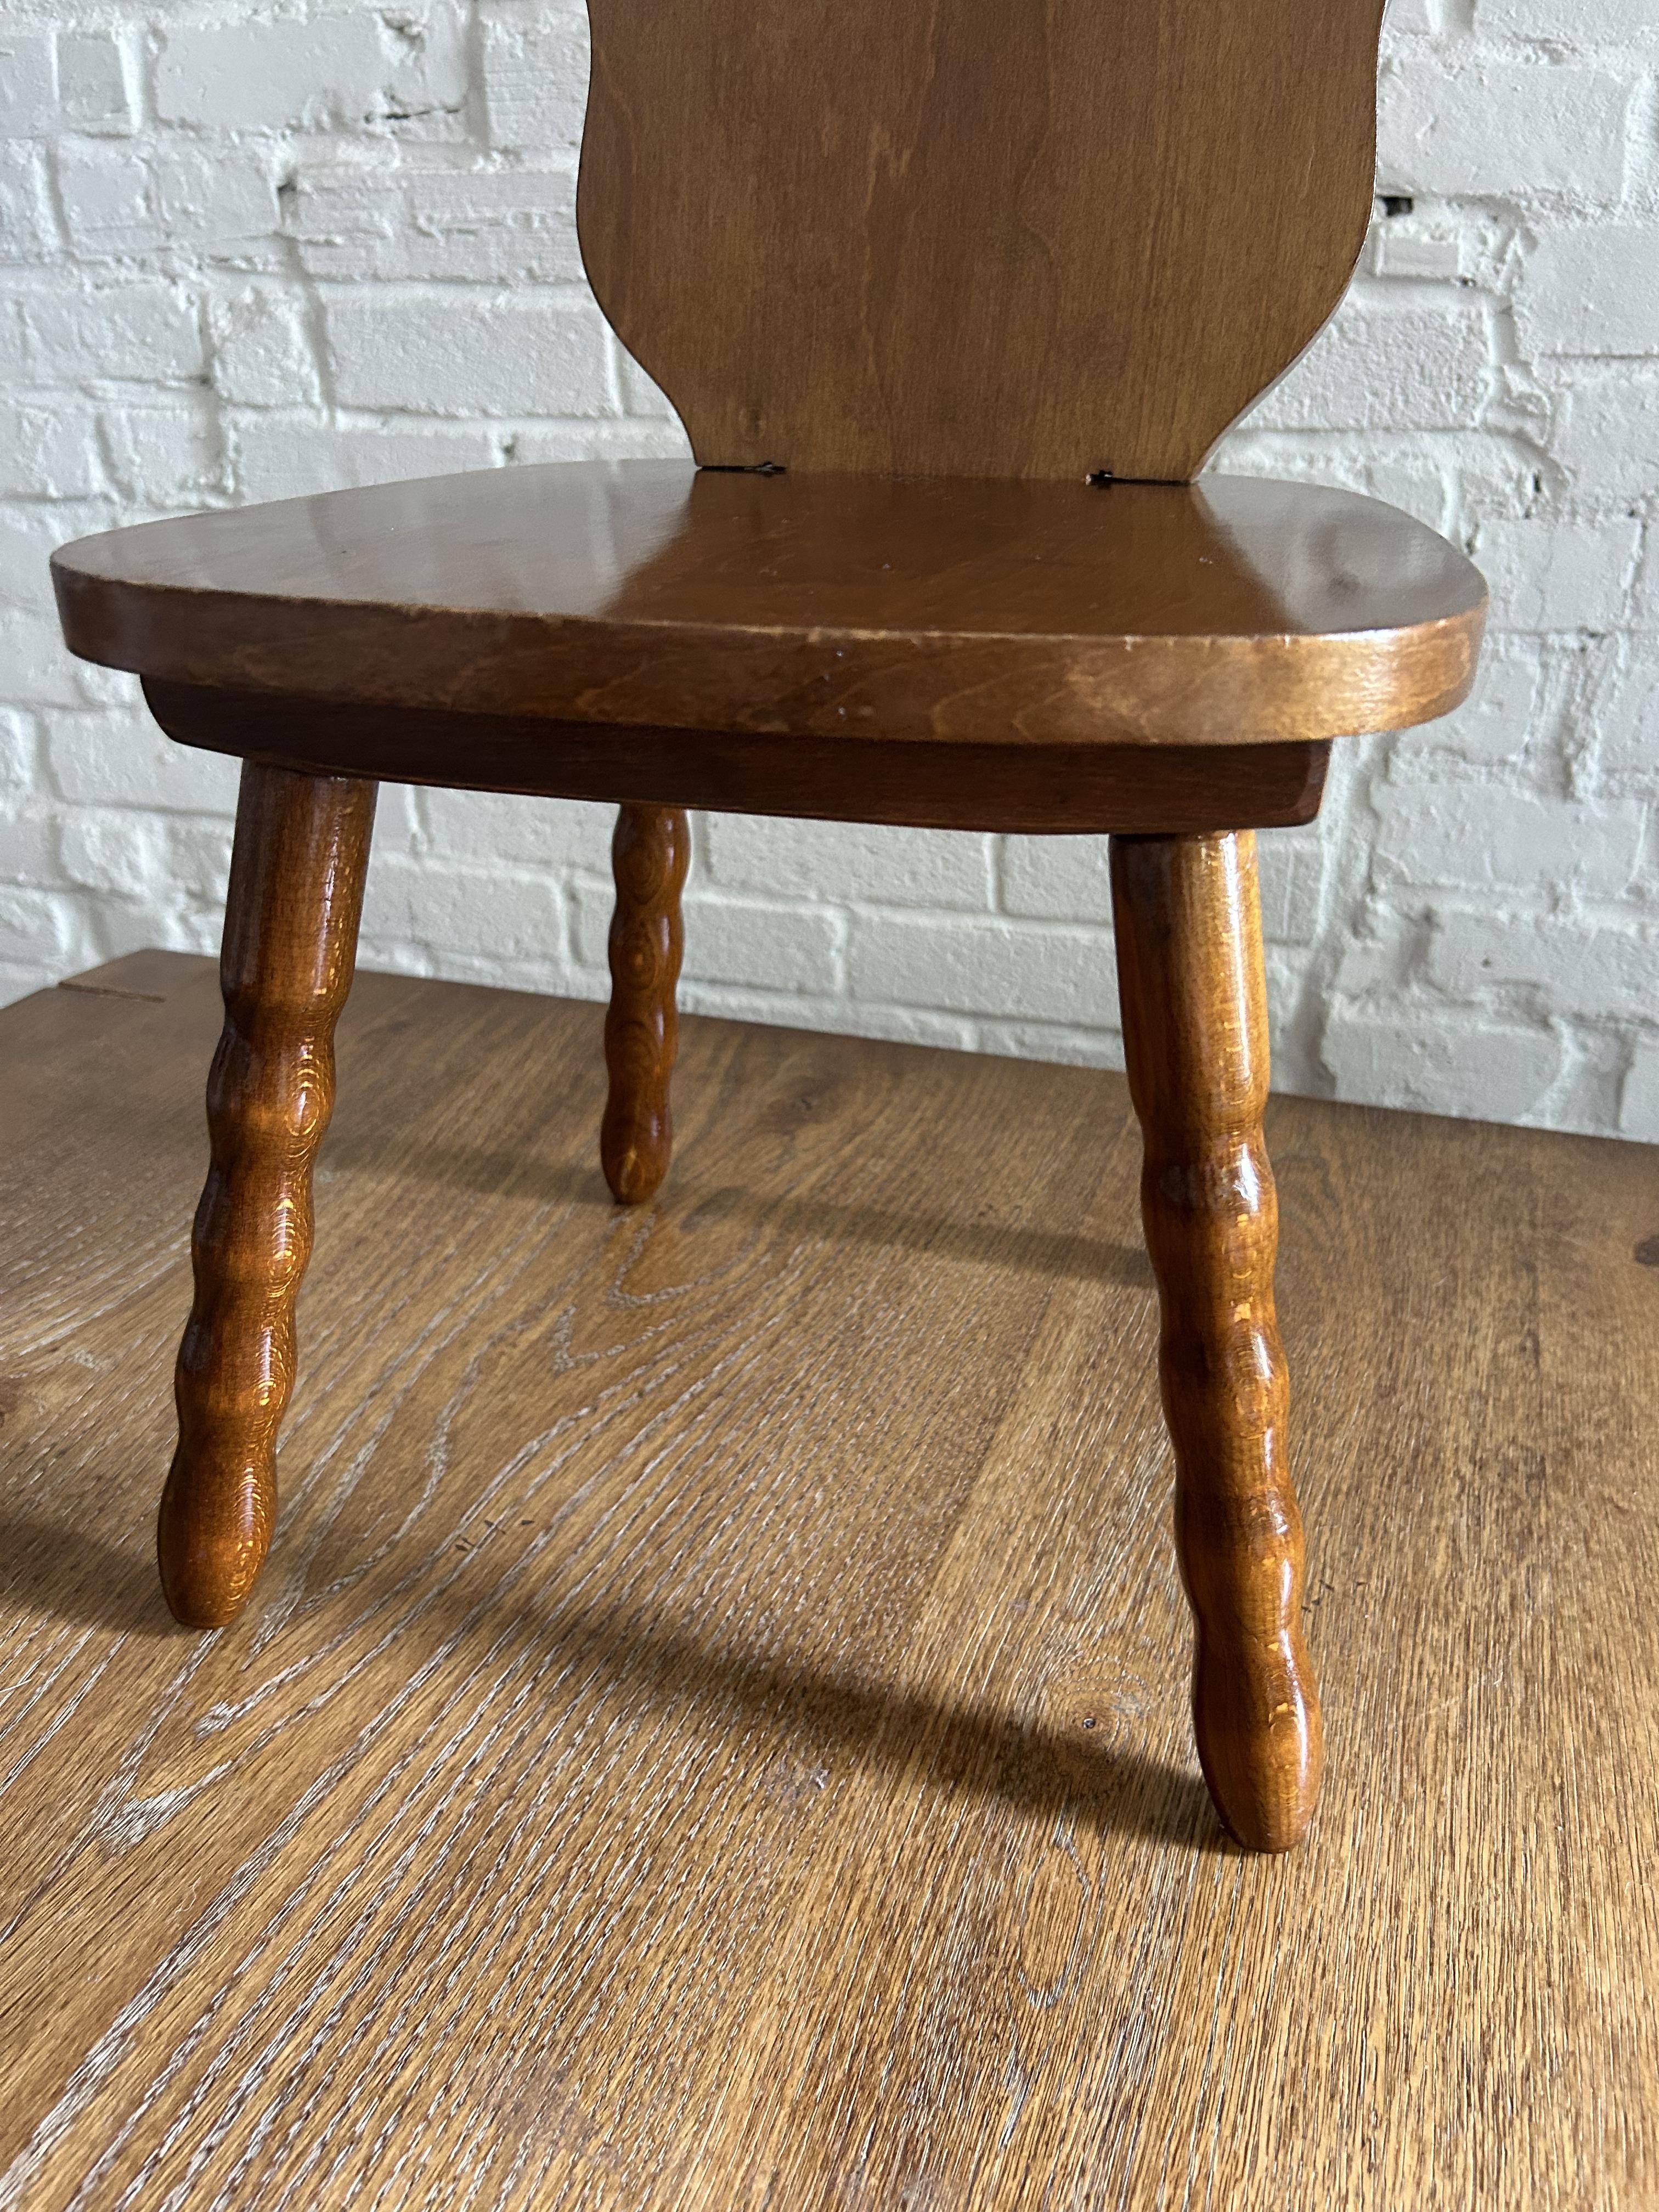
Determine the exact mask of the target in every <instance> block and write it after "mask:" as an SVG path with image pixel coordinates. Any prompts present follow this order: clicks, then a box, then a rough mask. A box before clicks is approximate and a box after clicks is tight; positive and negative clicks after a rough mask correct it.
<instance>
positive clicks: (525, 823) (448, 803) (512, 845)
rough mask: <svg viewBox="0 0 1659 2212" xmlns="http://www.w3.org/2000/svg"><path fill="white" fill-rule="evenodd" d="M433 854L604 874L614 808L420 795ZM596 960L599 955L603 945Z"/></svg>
mask: <svg viewBox="0 0 1659 2212" xmlns="http://www.w3.org/2000/svg"><path fill="white" fill-rule="evenodd" d="M421 806H422V813H423V815H424V817H425V820H426V823H427V825H428V831H429V834H430V836H431V841H432V848H433V850H434V852H435V853H436V854H439V855H441V857H442V858H444V859H446V860H469V861H472V862H474V863H477V864H478V865H480V866H485V867H489V866H494V865H496V864H498V863H502V862H504V863H506V864H507V866H514V867H526V868H577V869H586V871H587V872H589V873H590V874H592V875H596V876H599V875H606V874H608V872H609V870H610V866H611V830H612V829H614V827H615V826H616V819H617V810H616V808H615V807H614V806H602V805H599V804H598V803H597V802H595V801H592V800H588V799H524V798H520V797H517V796H514V795H511V794H506V793H498V792H493V791H492V792H484V791H428V792H426V793H422V800H421ZM599 957H600V958H601V959H603V958H604V950H603V947H601V949H600V956H599Z"/></svg>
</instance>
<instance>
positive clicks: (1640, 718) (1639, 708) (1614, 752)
mask: <svg viewBox="0 0 1659 2212" xmlns="http://www.w3.org/2000/svg"><path fill="white" fill-rule="evenodd" d="M1595 719H1596V725H1597V728H1598V731H1599V733H1600V736H1601V756H1600V763H1601V770H1602V773H1603V774H1604V775H1615V776H1618V775H1642V776H1646V777H1650V778H1652V777H1659V653H1656V652H1654V651H1653V650H1652V649H1651V648H1646V649H1643V650H1640V651H1638V652H1637V653H1635V654H1633V655H1632V659H1631V660H1630V662H1629V663H1628V665H1626V666H1625V667H1624V668H1622V669H1620V671H1618V674H1617V676H1616V677H1615V678H1614V680H1613V684H1612V685H1611V686H1610V687H1609V690H1608V693H1607V696H1603V697H1602V698H1601V699H1599V700H1598V701H1597V702H1596V717H1595Z"/></svg>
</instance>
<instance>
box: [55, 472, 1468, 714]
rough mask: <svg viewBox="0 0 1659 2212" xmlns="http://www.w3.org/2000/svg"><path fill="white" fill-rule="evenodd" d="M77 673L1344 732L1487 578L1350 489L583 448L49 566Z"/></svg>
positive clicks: (439, 703) (198, 521)
mask: <svg viewBox="0 0 1659 2212" xmlns="http://www.w3.org/2000/svg"><path fill="white" fill-rule="evenodd" d="M53 566H54V572H55V579H56V583H57V588H58V600H59V605H60V609H61V611H62V615H63V620H64V631H65V635H66V637H67V640H68V642H69V644H70V647H71V649H72V650H73V651H74V652H76V653H79V654H81V655H82V656H83V657H85V658H86V659H90V660H97V661H102V662H105V663H106V664H108V665H112V666H114V667H118V668H128V669H134V670H137V671H139V672H140V673H141V674H143V676H144V677H145V678H148V679H150V680H151V681H152V682H153V683H154V684H157V685H160V686H168V685H171V686H181V685H182V686H191V687H204V688H206V689H208V690H215V691H228V692H234V693H236V694H239V695H243V696H247V695H254V696H258V695H265V696H280V697H282V698H283V699H289V700H293V699H309V700H316V701H328V702H335V703H336V704H337V705H340V706H350V707H358V708H405V709H408V708H422V709H428V710H444V711H445V712H447V713H449V714H471V715H489V716H508V717H516V718H526V717H529V718H545V719H547V720H550V721H556V722H559V723H562V724H569V723H581V724H588V725H602V726H604V725H619V726H652V727H654V728H656V729H658V730H661V731H706V732H736V733H750V734H753V735H757V736H760V735H765V736H769V737H777V736H785V737H796V738H815V739H824V738H835V737H842V736H844V737H849V738H879V739H881V740H884V741H889V742H896V741H905V740H933V741H935V742H937V741H939V740H941V739H944V740H954V741H960V742H962V743H964V744H987V743H988V744H998V745H1000V746H1004V747H1006V746H1007V745H1008V744H1011V743H1013V744H1019V743H1026V744H1035V745H1036V746H1038V747H1044V746H1048V747H1053V746H1066V747H1075V746H1087V745H1097V744H1098V745H1106V746H1110V747H1113V748H1119V747H1122V746H1124V745H1126V744H1133V745H1170V746H1181V747H1191V746H1206V745H1215V746H1237V745H1238V744H1241V743H1250V744H1265V743H1272V742H1296V743H1300V744H1308V743H1310V742H1323V741H1325V740H1327V739H1329V738H1334V737H1339V736H1343V735H1346V734H1350V733H1353V732H1362V731H1370V730H1381V729H1397V728H1402V727H1405V726H1408V725H1409V724H1412V723H1415V722H1420V721H1426V720H1431V719H1432V718H1433V717H1434V716H1436V715H1437V714H1444V713H1446V712H1447V711H1448V710H1449V708H1452V707H1453V706H1455V704H1456V703H1457V702H1458V701H1459V700H1460V699H1461V698H1462V697H1463V696H1464V695H1465V694H1466V692H1467V690H1468V685H1469V682H1470V680H1471V675H1472V671H1473V668H1474V657H1475V653H1476V652H1477V650H1478V647H1479V643H1480V630H1481V627H1482V623H1483V620H1484V614H1485V606H1486V589H1485V586H1484V585H1483V583H1482V581H1481V579H1480V574H1479V572H1478V571H1477V570H1476V569H1475V568H1474V567H1473V566H1472V565H1471V564H1470V562H1468V561H1467V560H1466V559H1465V558H1464V557H1463V556H1462V554H1461V553H1459V552H1457V551H1456V550H1455V549H1454V548H1453V547H1451V546H1449V544H1446V543H1445V541H1444V540H1443V539H1442V538H1439V537H1437V535H1436V534H1435V533H1434V532H1432V531H1431V530H1429V529H1427V528H1425V526H1423V525H1422V524H1420V523H1418V522H1415V521H1413V520H1411V519H1410V518H1409V517H1408V516H1407V515H1404V514H1402V513H1399V512H1398V511H1397V510H1395V508H1392V507H1385V506H1383V505H1380V504H1379V503H1377V502H1376V501H1370V500H1366V499H1363V498H1360V497H1358V496H1356V495H1353V494H1352V493H1347V492H1341V491H1334V490H1329V489H1322V488H1319V487H1316V486H1310V485H1305V484H1295V483H1264V482H1259V481H1256V480H1254V479H1246V478H1237V477H1205V478H1203V479H1202V480H1201V481H1200V482H1199V483H1194V484H1191V485H1175V484H1138V483H1110V484H1096V483H1078V482H1066V483H1055V482H1006V481H987V482H979V481H963V480H958V479H955V478H934V477H910V478H892V477H870V476H854V475H846V476H834V475H823V476H813V475H804V474H796V473H793V472H784V471H779V472H776V473H772V474H765V473H759V472H751V471H728V470H708V469H706V470H702V471H698V470H696V469H695V468H694V467H693V466H692V465H691V464H690V463H689V462H685V463H680V462H629V463H623V464H605V463H589V462H571V463H556V464H552V465H546V466H538V467H525V468H503V469H498V470H491V471H479V472H477V473H475V474H470V475H464V476H453V477H433V478H429V479H427V480H425V481H422V482H419V483H398V484H386V485H377V486H374V487H371V488H368V489H359V490H352V491H341V492H331V493H328V494H325V495H322V496H320V497H317V498H311V499H296V500H285V501H279V502H277V503H276V504H275V505H271V506H266V507H247V508H235V509H225V510H220V511H216V512H213V513H205V514H197V515H190V516H186V517H184V518H183V519H181V520H177V521H167V522H157V523H149V524H144V525H143V526H139V527H137V528H134V529H129V530H121V531H116V532H111V533H109V534H108V535H106V536H103V537H98V538H84V539H82V540H81V541H80V542H79V543H78V544H73V545H70V546H67V547H65V548H64V550H62V551H61V552H59V553H58V555H57V556H56V557H55V560H54V563H53Z"/></svg>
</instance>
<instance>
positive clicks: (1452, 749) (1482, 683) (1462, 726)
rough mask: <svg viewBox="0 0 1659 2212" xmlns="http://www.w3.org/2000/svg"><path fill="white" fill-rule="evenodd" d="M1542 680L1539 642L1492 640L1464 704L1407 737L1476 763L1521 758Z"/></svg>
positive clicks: (1412, 742) (1408, 741) (1415, 745)
mask: <svg viewBox="0 0 1659 2212" xmlns="http://www.w3.org/2000/svg"><path fill="white" fill-rule="evenodd" d="M1542 681H1543V664H1542V661H1541V658H1540V655H1539V652H1538V648H1537V647H1536V646H1534V645H1530V644H1524V643H1521V642H1519V641H1512V640H1508V639H1504V638H1501V637H1500V638H1492V639H1490V640H1488V641H1487V643H1486V647H1485V649H1484V650H1483V652H1482V653H1481V655H1480V670H1479V672H1478V674H1477V675H1476V678H1475V684H1474V691H1473V692H1472V694H1471V695H1470V696H1469V697H1468V699H1467V700H1466V701H1465V702H1464V703H1463V705H1462V706H1461V707H1459V708H1457V709H1456V710H1455V712H1454V713H1452V714H1447V715H1445V716H1443V718H1442V720H1439V721H1437V722H1431V723H1429V724H1428V725H1427V726H1425V727H1424V728H1422V729H1419V730H1413V731H1411V732H1409V733H1408V734H1407V738H1406V740H1405V742H1406V744H1407V746H1409V747H1411V748H1412V749H1413V750H1415V749H1417V748H1419V747H1421V746H1425V745H1432V746H1434V747H1435V748H1436V749H1437V750H1439V751H1443V752H1449V753H1452V754H1454V755H1455V757H1457V758H1458V759H1459V760H1462V761H1468V763H1471V765H1477V764H1478V765H1480V766H1487V765H1493V764H1496V763H1498V762H1499V761H1512V760H1519V759H1520V757H1521V756H1522V753H1523V752H1524V751H1525V750H1526V745H1527V737H1528V732H1529V731H1530V730H1531V728H1532V721H1533V713H1534V708H1535V707H1536V705H1537V702H1538V694H1539V688H1540V686H1541V683H1542Z"/></svg>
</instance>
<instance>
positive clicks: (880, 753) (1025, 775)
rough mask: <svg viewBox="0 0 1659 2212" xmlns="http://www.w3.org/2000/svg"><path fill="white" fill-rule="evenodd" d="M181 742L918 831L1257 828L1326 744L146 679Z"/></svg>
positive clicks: (1311, 779) (474, 781) (379, 769)
mask: <svg viewBox="0 0 1659 2212" xmlns="http://www.w3.org/2000/svg"><path fill="white" fill-rule="evenodd" d="M144 696H145V697H146V699H147V700H148V701H149V708H150V712H151V713H152V714H154V715H155V719H156V720H157V721H158V722H159V723H160V724H161V727H162V728H163V729H164V730H165V731H166V732H167V735H168V736H169V737H172V738H177V739H178V740H179V743H180V744H187V745H200V746H203V747H204V748H205V749H206V750H208V751H210V752H229V753H246V752H257V753H258V755H259V756H260V757H261V758H262V759H266V760H278V761H283V762H286V763H288V764H289V766H290V767H294V768H301V769H314V770H321V771H324V772H325V773H328V774H331V775H361V776H370V777H374V778H378V779H381V780H384V781H388V782H399V783H431V784H441V785H443V786H445V787H449V788H455V787H459V788H462V789H471V790H474V791H519V792H526V793H535V794H537V795H538V796H541V797H551V798H558V799H622V800H623V801H626V802H634V803H646V804H651V805H675V806H703V807H714V808H718V809H720V810H721V811H725V812H728V813H740V814H785V815H793V816H797V817H801V816H805V817H818V818H820V819H827V820H839V821H846V822H892V823H913V824H915V825H918V826H920V827H921V828H925V829H1008V830H1030V831H1036V832H1043V831H1054V832H1060V831H1066V830H1109V829H1121V830H1130V831H1135V830H1152V829H1171V830H1173V829H1245V828H1249V829H1268V828H1280V827H1285V826H1289V825H1294V824H1296V823H1304V822H1311V821H1312V820H1313V818H1314V817H1315V816H1316V814H1317V813H1318V811H1319V802H1320V799H1321V797H1322V793H1323V792H1324V788H1325V773H1326V769H1327V768H1328V764H1329V761H1330V752H1331V749H1330V746H1329V745H1328V744H1279V745H1032V744H1001V745H994V744H972V745H969V744H948V745H946V744H939V745H889V744H882V743H881V741H880V740H879V739H878V738H866V739H858V738H799V737H754V736H739V735H726V736H714V735H707V734H704V735H699V736H698V737H697V738H696V739H695V741H693V742H688V741H687V738H686V733H685V732H684V731H682V730H653V729H632V728H626V729H624V728H608V727H605V726H603V725H601V724H592V723H581V722H548V721H537V720H529V719H528V718H525V717H514V716H509V715H502V714H435V713H430V712H428V713H425V714H422V713H421V712H419V711H418V710H417V709H416V708H402V707H397V708H393V707H332V706H329V705H327V704H325V703H321V702H315V701H312V700H290V699H282V698H277V697H275V696H270V695H266V696H251V695H249V694H246V693H241V694H238V693H235V692H227V691H207V690H192V689H191V688H190V687H188V686H186V685H183V684H159V683H155V682H147V683H146V684H145V685H144Z"/></svg>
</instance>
